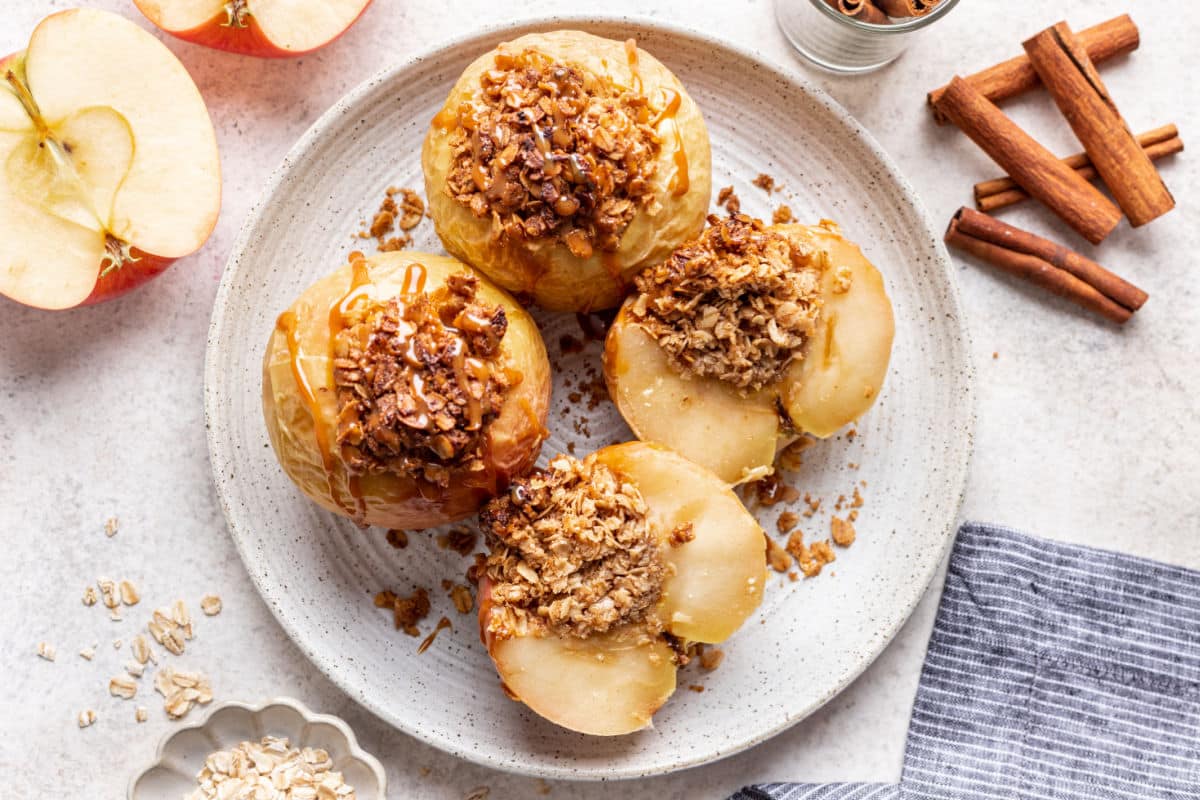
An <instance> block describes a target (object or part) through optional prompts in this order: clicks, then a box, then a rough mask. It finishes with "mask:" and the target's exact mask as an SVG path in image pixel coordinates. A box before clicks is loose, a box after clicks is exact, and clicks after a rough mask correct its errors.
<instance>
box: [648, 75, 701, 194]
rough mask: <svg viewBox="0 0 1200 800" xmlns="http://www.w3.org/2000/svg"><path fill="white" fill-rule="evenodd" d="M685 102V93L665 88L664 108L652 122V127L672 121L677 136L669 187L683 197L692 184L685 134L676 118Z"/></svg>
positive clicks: (672, 130) (673, 131)
mask: <svg viewBox="0 0 1200 800" xmlns="http://www.w3.org/2000/svg"><path fill="white" fill-rule="evenodd" d="M682 103H683V95H681V94H680V93H679V92H677V91H675V90H674V89H663V108H662V111H659V112H658V115H657V116H655V117H654V120H653V121H652V122H651V123H650V125H651V126H652V127H655V128H657V127H658V125H659V123H662V122H666V121H669V122H670V123H671V132H672V134H673V135H674V138H675V152H674V153H673V154H672V158H673V159H674V161H675V174H674V175H672V176H671V182H670V184H668V186H667V188H668V189H670V190H671V194H673V195H674V196H675V197H681V196H682V195H685V194H687V190H688V187H690V186H691V180H690V178H689V176H688V158H687V152H686V151H685V150H684V149H683V135H682V134H681V133H680V132H679V121H678V120H677V119H675V115H676V114H678V113H679V106H680V105H681V104H682Z"/></svg>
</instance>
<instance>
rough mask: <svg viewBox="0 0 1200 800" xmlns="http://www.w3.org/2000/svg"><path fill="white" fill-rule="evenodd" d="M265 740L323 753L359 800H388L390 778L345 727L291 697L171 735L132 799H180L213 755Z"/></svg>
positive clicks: (238, 709) (240, 706)
mask: <svg viewBox="0 0 1200 800" xmlns="http://www.w3.org/2000/svg"><path fill="white" fill-rule="evenodd" d="M264 736H276V737H284V738H286V739H287V740H288V744H290V745H291V746H292V747H295V748H297V749H303V748H305V747H312V748H317V749H321V750H324V751H325V752H327V753H328V754H329V758H330V760H332V761H333V769H335V770H337V771H338V772H341V773H342V779H343V780H344V781H345V782H346V784H347V785H349V786H352V787H354V791H355V795H356V797H357V798H358V800H384V798H386V797H387V778H386V776H385V775H384V772H383V766H382V765H380V763H379V761H377V760H376V759H375V757H374V756H372V755H370V754H369V753H366V752H364V751H363V750H362V748H360V747H359V746H358V742H357V741H356V740H355V738H354V732H353V731H351V730H350V727H349V726H348V725H346V723H345V722H343V721H342V720H340V719H338V718H337V717H331V716H329V715H327V714H314V713H313V712H311V711H309V710H308V709H307V708H306V707H305V706H304V705H303V704H302V703H300V702H299V701H297V700H292V699H290V698H278V699H275V700H270V701H268V702H266V703H263V704H262V705H258V706H251V705H247V704H246V703H222V704H221V705H219V706H217V707H216V708H214V709H212V710H211V711H210V712H208V715H207V716H206V717H205V719H204V721H203V722H201V723H200V724H199V725H189V726H188V727H185V728H180V729H178V730H175V731H172V732H171V733H169V734H167V735H166V736H165V737H164V738H163V741H162V743H161V744H160V745H159V746H158V753H157V754H156V756H155V759H154V763H153V764H151V765H150V766H148V767H146V769H144V770H142V771H141V772H139V773H138V774H137V775H135V776H134V777H133V779H132V780H130V781H129V792H128V800H179V799H180V798H181V797H186V796H187V795H188V794H190V793H191V792H192V791H193V790H194V789H195V788H196V774H197V773H199V772H200V770H201V769H202V768H203V767H204V761H205V759H207V758H208V756H209V754H211V753H214V752H216V751H218V750H229V749H231V748H234V747H237V746H238V744H240V743H241V742H247V741H251V742H258V741H260V740H261V739H262V738H263V737H264Z"/></svg>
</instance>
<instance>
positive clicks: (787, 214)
mask: <svg viewBox="0 0 1200 800" xmlns="http://www.w3.org/2000/svg"><path fill="white" fill-rule="evenodd" d="M795 221H796V218H795V217H794V216H792V209H791V207H790V206H788V205H785V204H780V205H779V207H777V208H776V209H775V210H774V211H773V212H771V223H772V224H774V225H787V224H789V223H792V222H795Z"/></svg>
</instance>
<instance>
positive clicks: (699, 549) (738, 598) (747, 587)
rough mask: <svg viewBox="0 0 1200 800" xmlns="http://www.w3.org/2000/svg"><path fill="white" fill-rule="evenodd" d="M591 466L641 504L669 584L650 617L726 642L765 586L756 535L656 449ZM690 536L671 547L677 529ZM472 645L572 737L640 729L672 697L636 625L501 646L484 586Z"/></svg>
mask: <svg viewBox="0 0 1200 800" xmlns="http://www.w3.org/2000/svg"><path fill="white" fill-rule="evenodd" d="M589 458H592V459H596V460H598V461H600V462H601V463H603V464H605V465H607V466H608V467H609V468H611V469H613V470H614V471H616V472H618V473H619V474H620V475H622V476H623V477H624V478H625V479H627V480H629V481H631V482H632V483H634V484H635V485H636V486H637V487H638V489H639V490H640V491H641V493H642V496H643V497H644V498H645V501H646V505H647V507H648V509H649V511H648V517H649V521H650V525H651V529H652V530H653V531H654V532H655V534H656V535H657V536H658V537H659V544H660V547H661V548H662V555H663V560H664V563H665V565H666V567H667V575H668V577H667V578H666V580H665V581H664V583H663V591H662V596H661V599H660V600H659V604H658V606H657V608H656V609H655V613H656V614H657V615H658V618H659V619H660V620H661V621H662V622H663V625H664V627H665V628H666V630H667V631H669V632H670V633H672V634H673V635H675V636H677V637H679V638H680V639H682V640H684V641H686V642H706V643H715V642H721V641H724V640H725V639H727V638H728V637H729V636H730V635H732V634H733V632H734V631H736V630H737V629H738V628H739V627H740V626H741V625H742V623H744V622H745V621H746V619H747V618H748V617H749V616H750V615H751V614H752V613H754V611H755V609H757V608H758V604H759V602H760V601H761V600H762V591H763V587H764V585H765V583H766V578H767V576H766V564H765V559H764V558H763V530H762V528H761V527H759V525H758V523H757V522H756V521H755V519H754V517H753V516H751V515H750V513H749V512H747V511H746V509H745V507H744V506H742V504H741V501H740V500H738V498H737V495H735V494H734V493H733V492H732V491H731V490H730V489H729V488H728V486H727V485H726V484H725V483H724V482H723V481H722V480H721V479H720V478H718V477H717V476H716V475H714V474H712V473H711V472H709V471H708V470H706V469H704V468H703V467H701V466H699V465H697V464H695V463H694V462H692V461H689V460H687V459H685V458H684V457H682V456H681V455H679V454H678V453H675V452H672V451H670V450H667V449H666V448H664V447H661V446H659V445H654V444H647V443H644V442H631V443H627V444H620V445H613V446H611V447H606V448H604V449H602V450H599V451H597V452H596V453H593V454H592V455H591V456H589ZM683 523H691V525H692V526H693V527H692V532H693V534H694V538H693V539H692V540H691V541H688V542H686V543H684V544H680V545H671V544H670V543H669V541H668V537H669V535H670V533H671V531H672V530H674V529H675V527H676V526H677V525H680V524H683ZM479 597H480V603H479V624H480V631H481V638H482V639H483V642H484V644H485V645H486V646H487V650H488V653H489V654H490V655H491V656H492V660H493V661H494V662H495V664H496V671H497V672H498V673H499V675H500V678H501V680H502V681H503V682H504V685H505V686H507V687H508V689H509V691H510V692H511V693H512V694H513V695H514V696H515V697H516V698H517V699H519V700H520V701H522V702H523V703H525V704H526V705H527V706H529V707H530V708H531V709H532V710H533V711H535V712H537V713H538V714H539V715H541V716H543V717H545V718H546V719H548V720H550V721H551V722H554V723H556V724H558V725H561V726H563V727H565V728H569V729H570V730H573V731H578V732H580V733H587V734H592V735H595V736H616V735H620V734H625V733H631V732H633V731H636V730H640V729H642V728H644V727H646V726H647V725H649V724H650V719H651V716H652V715H653V714H654V712H655V711H657V710H658V709H659V708H661V707H662V705H663V704H664V703H665V702H666V701H667V699H668V698H669V697H670V696H671V694H672V693H673V692H674V691H675V673H676V669H677V668H676V665H675V661H674V654H673V652H672V650H671V648H670V647H669V646H668V645H667V644H666V642H665V641H664V640H663V639H662V638H661V637H649V636H647V635H646V632H645V630H644V628H643V627H642V626H641V625H638V624H629V625H625V626H622V627H620V628H617V629H614V630H610V631H608V632H607V633H604V634H601V635H595V636H589V637H587V638H585V639H580V638H577V637H572V636H560V635H555V634H553V633H546V634H545V635H538V634H535V633H530V634H527V635H525V636H514V637H510V638H500V637H497V636H495V635H493V634H492V633H491V632H490V631H489V625H488V623H489V621H490V619H491V614H492V612H493V607H494V606H493V601H492V597H491V584H490V582H489V581H488V579H487V578H484V579H483V580H482V581H481V582H480V587H479Z"/></svg>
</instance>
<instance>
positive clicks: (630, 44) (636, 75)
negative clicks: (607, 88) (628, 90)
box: [625, 39, 642, 94]
mask: <svg viewBox="0 0 1200 800" xmlns="http://www.w3.org/2000/svg"><path fill="white" fill-rule="evenodd" d="M625 59H626V60H627V61H628V62H629V73H630V75H632V76H633V91H635V92H636V93H638V94H641V93H642V73H641V72H640V71H639V70H638V51H637V39H626V40H625Z"/></svg>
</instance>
